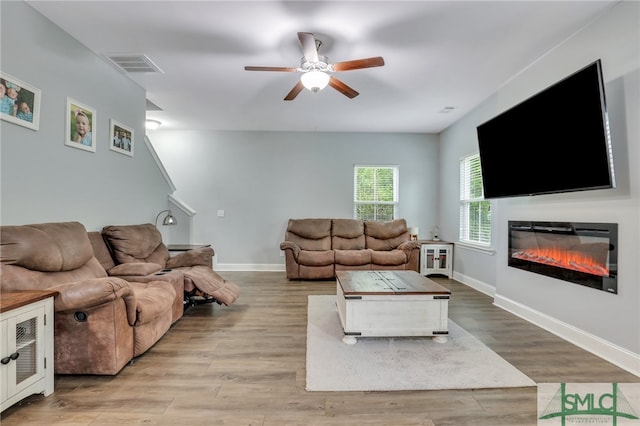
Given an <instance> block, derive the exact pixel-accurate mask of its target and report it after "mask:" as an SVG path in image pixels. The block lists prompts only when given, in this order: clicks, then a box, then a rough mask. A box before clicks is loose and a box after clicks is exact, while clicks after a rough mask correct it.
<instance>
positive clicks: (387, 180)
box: [353, 166, 398, 220]
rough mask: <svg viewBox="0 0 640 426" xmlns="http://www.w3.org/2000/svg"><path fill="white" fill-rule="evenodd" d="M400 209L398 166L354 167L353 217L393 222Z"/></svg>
mask: <svg viewBox="0 0 640 426" xmlns="http://www.w3.org/2000/svg"><path fill="white" fill-rule="evenodd" d="M397 209H398V167H397V166H354V169H353V217H354V218H356V219H362V220H393V219H395V218H396V214H397Z"/></svg>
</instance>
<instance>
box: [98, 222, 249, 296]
mask: <svg viewBox="0 0 640 426" xmlns="http://www.w3.org/2000/svg"><path fill="white" fill-rule="evenodd" d="M102 236H103V238H104V240H105V241H106V243H107V245H108V247H109V249H110V251H111V254H112V257H113V259H114V261H115V263H116V264H117V265H116V268H124V267H127V265H129V269H128V272H129V273H131V272H132V271H135V270H136V269H137V268H138V267H140V265H144V264H153V265H159V266H160V269H170V270H172V271H180V272H181V273H182V274H183V276H184V291H185V293H186V296H185V297H186V300H187V301H188V302H189V301H192V303H198V302H209V301H215V302H218V303H221V304H224V305H227V306H228V305H231V304H233V303H234V302H235V301H236V299H237V298H238V296H239V295H240V287H239V286H238V285H237V284H236V283H234V282H233V281H228V280H226V279H224V278H223V277H222V276H220V275H219V274H218V273H216V272H215V271H214V270H213V268H212V263H213V260H212V257H213V255H214V251H213V249H212V248H211V247H202V248H199V249H194V250H189V251H186V252H183V253H180V254H178V255H175V256H170V255H169V250H168V249H167V246H165V245H164V243H163V242H162V234H161V233H160V231H158V229H157V228H156V227H155V226H154V225H152V224H150V223H145V224H141V225H112V226H105V227H104V228H102ZM108 271H109V273H110V274H112V275H113V274H114V273H116V272H114V271H113V270H112V269H108ZM125 275H126V274H125Z"/></svg>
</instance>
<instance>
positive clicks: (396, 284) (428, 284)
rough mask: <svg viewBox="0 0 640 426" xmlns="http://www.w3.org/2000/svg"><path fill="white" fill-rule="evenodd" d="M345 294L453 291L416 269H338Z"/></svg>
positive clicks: (339, 279)
mask: <svg viewBox="0 0 640 426" xmlns="http://www.w3.org/2000/svg"><path fill="white" fill-rule="evenodd" d="M336 279H337V280H338V283H339V284H340V286H341V287H342V291H343V293H344V294H345V296H347V295H350V296H356V295H378V294H380V295H405V294H441V295H450V294H451V291H450V290H449V289H448V288H446V287H443V286H441V285H440V284H438V283H437V282H435V281H433V280H430V279H429V278H427V277H424V276H422V275H420V274H419V273H417V272H416V271H337V272H336Z"/></svg>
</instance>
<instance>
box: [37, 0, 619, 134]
mask: <svg viewBox="0 0 640 426" xmlns="http://www.w3.org/2000/svg"><path fill="white" fill-rule="evenodd" d="M27 3H28V4H30V5H31V6H32V7H33V8H34V9H36V10H37V11H39V12H40V13H42V14H43V15H44V16H46V17H47V18H49V19H50V20H51V21H53V22H54V23H55V24H57V25H58V26H60V27H61V28H62V29H64V30H65V31H66V32H68V33H69V34H71V35H72V36H73V37H75V38H76V39H77V40H79V41H80V42H82V43H83V44H84V45H85V46H87V47H88V48H89V49H91V50H92V51H94V52H95V53H96V54H98V55H100V56H104V55H105V54H107V53H129V54H144V55H146V56H147V57H149V58H150V59H151V60H152V61H153V62H154V63H155V64H156V65H157V66H158V67H159V68H160V69H161V70H162V71H163V73H156V74H147V73H145V74H140V73H135V74H133V73H129V74H128V75H129V76H130V77H131V78H132V79H133V80H135V81H136V82H137V83H138V84H140V85H141V86H142V87H144V88H145V89H146V91H147V99H148V100H150V101H151V102H153V103H154V104H156V105H157V106H159V107H160V108H162V109H163V111H148V112H147V118H153V119H157V120H159V121H161V122H162V123H163V126H162V128H163V129H216V130H288V131H357V132H416V133H425V132H427V133H430V132H440V131H442V130H443V129H445V128H446V127H447V126H449V125H450V124H451V123H453V122H454V121H456V120H457V119H459V118H460V117H461V116H462V115H464V114H465V113H467V112H469V111H470V110H471V109H473V108H474V107H475V106H477V105H478V104H479V103H480V102H482V101H483V100H484V99H486V98H487V97H488V96H489V95H491V94H492V93H493V92H495V91H496V90H497V89H498V88H499V87H500V86H501V85H502V84H504V83H505V82H507V81H508V80H509V79H510V78H512V77H513V76H515V75H516V74H518V73H519V72H520V71H522V70H523V69H525V68H526V67H527V66H528V65H530V64H532V63H533V62H535V61H536V60H537V59H538V58H540V57H541V56H543V55H544V54H545V53H546V52H548V51H549V50H551V49H553V48H554V46H557V45H558V44H560V43H562V41H563V40H565V39H567V38H568V37H570V36H571V35H572V34H573V33H575V32H576V31H577V30H579V29H580V28H582V27H583V26H585V25H587V24H588V23H590V22H591V21H593V20H594V19H595V18H597V17H598V16H599V15H600V14H602V13H603V12H604V11H606V10H607V9H608V8H610V7H611V6H612V5H613V4H614V3H616V2H615V1H566V2H560V1H533V2H523V1H494V2H484V1H408V2H403V1H390V2H387V1H351V2H348V1H299V2H290V1H264V0H263V1H254V2H248V1H83V2H79V1H27ZM299 31H302V32H312V33H314V34H315V35H316V37H317V38H318V39H320V40H321V41H322V43H323V44H322V46H321V48H320V51H319V53H320V54H321V55H325V56H328V57H329V59H330V61H331V62H341V61H347V60H352V59H361V58H368V57H372V56H382V57H383V58H384V60H385V66H383V67H378V68H368V69H360V70H353V71H343V72H339V73H336V74H335V76H336V77H338V78H339V79H341V80H342V81H343V82H345V83H346V84H348V85H349V86H351V87H352V88H354V89H355V90H357V91H358V92H360V95H359V96H357V97H356V98H354V99H349V98H347V97H346V96H344V95H342V94H341V93H340V92H338V91H336V90H334V89H332V88H330V87H327V88H326V89H324V90H322V91H320V92H319V93H317V94H314V93H311V92H309V91H307V90H304V91H303V92H302V93H300V94H299V95H298V97H297V98H296V99H295V100H293V101H290V102H285V101H284V100H283V98H284V97H285V95H286V94H287V93H288V92H289V91H290V90H291V88H292V87H293V86H294V85H295V84H296V82H297V79H298V78H299V76H300V74H298V73H286V72H256V71H245V70H244V66H245V65H259V66H286V67H298V66H299V65H300V58H301V56H302V53H301V50H300V47H299V44H298V38H297V32H299ZM105 60H106V59H105ZM448 107H454V109H453V110H452V111H450V112H446V113H445V112H442V111H443V110H445V109H447V108H448Z"/></svg>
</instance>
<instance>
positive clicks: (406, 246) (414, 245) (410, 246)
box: [398, 241, 422, 253]
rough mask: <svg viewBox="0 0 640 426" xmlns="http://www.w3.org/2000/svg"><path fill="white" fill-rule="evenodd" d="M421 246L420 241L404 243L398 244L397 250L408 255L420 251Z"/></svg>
mask: <svg viewBox="0 0 640 426" xmlns="http://www.w3.org/2000/svg"><path fill="white" fill-rule="evenodd" d="M421 246H422V243H421V242H420V241H405V242H403V243H400V245H399V246H398V250H404V251H406V252H407V253H410V252H411V251H413V250H415V249H420V247H421Z"/></svg>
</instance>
